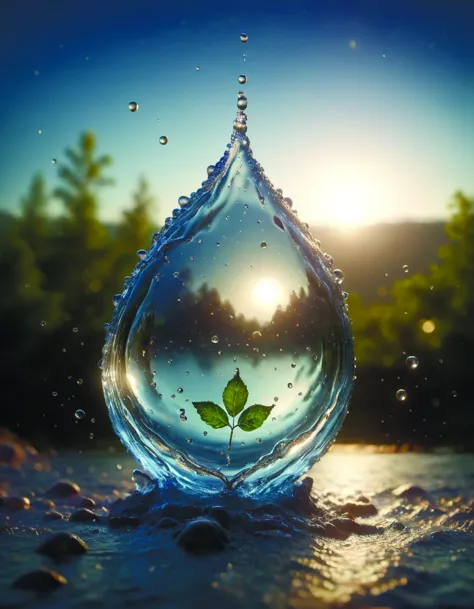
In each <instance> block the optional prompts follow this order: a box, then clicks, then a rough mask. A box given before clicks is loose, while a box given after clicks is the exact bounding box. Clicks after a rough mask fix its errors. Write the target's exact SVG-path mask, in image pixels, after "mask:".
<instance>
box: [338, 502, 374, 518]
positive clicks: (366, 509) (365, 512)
mask: <svg viewBox="0 0 474 609" xmlns="http://www.w3.org/2000/svg"><path fill="white" fill-rule="evenodd" d="M338 512H339V513H340V514H344V513H346V514H349V515H350V516H352V517H353V518H357V517H359V516H360V517H362V518H367V517H369V516H375V515H376V514H377V513H378V510H377V508H376V507H375V505H374V504H373V503H365V502H364V503H352V502H349V503H344V505H341V506H339V507H338Z"/></svg>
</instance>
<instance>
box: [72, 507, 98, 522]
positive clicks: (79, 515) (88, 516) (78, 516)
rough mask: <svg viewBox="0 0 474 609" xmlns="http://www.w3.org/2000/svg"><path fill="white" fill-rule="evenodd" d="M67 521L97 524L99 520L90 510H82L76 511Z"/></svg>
mask: <svg viewBox="0 0 474 609" xmlns="http://www.w3.org/2000/svg"><path fill="white" fill-rule="evenodd" d="M69 520H70V521H71V522H97V521H98V520H100V518H99V516H97V514H95V513H94V512H93V511H92V510H88V509H87V508H83V509H81V510H77V512H74V514H72V515H71V517H70V518H69Z"/></svg>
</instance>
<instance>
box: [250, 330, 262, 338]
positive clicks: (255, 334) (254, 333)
mask: <svg viewBox="0 0 474 609" xmlns="http://www.w3.org/2000/svg"><path fill="white" fill-rule="evenodd" d="M252 338H253V339H254V340H257V339H258V338H262V333H261V332H260V330H255V332H252Z"/></svg>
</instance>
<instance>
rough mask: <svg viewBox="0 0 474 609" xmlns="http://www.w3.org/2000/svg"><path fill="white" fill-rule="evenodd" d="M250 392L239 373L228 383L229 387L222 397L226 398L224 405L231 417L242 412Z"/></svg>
mask: <svg viewBox="0 0 474 609" xmlns="http://www.w3.org/2000/svg"><path fill="white" fill-rule="evenodd" d="M248 397H249V392H248V389H247V385H246V384H245V383H244V381H243V380H242V379H241V378H240V376H239V375H238V374H236V375H235V376H234V378H233V379H231V380H230V381H229V382H228V383H227V387H226V388H225V389H224V393H223V394H222V399H223V400H224V406H225V407H226V409H227V412H228V413H229V414H230V416H231V417H235V416H237V415H238V414H239V412H242V410H243V409H244V406H245V404H246V403H247V400H248Z"/></svg>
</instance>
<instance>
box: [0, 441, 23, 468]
mask: <svg viewBox="0 0 474 609" xmlns="http://www.w3.org/2000/svg"><path fill="white" fill-rule="evenodd" d="M25 459H26V454H25V451H24V449H23V448H22V447H21V446H19V445H18V444H14V443H10V442H1V443H0V464H2V465H8V466H10V467H15V468H18V467H20V466H21V464H22V463H23V461H24V460H25Z"/></svg>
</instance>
